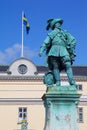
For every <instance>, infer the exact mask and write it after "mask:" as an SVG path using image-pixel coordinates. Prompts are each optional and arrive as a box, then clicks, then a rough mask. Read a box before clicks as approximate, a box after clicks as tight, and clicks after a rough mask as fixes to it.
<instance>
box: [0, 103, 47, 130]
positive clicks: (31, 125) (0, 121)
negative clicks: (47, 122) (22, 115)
mask: <svg viewBox="0 0 87 130" xmlns="http://www.w3.org/2000/svg"><path fill="white" fill-rule="evenodd" d="M19 107H27V113H28V115H27V116H28V119H27V121H28V129H30V130H43V128H44V119H45V114H44V113H45V112H44V106H43V105H16V104H15V105H0V130H20V129H21V125H20V124H18V108H19Z"/></svg>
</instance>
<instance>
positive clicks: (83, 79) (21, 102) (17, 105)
mask: <svg viewBox="0 0 87 130" xmlns="http://www.w3.org/2000/svg"><path fill="white" fill-rule="evenodd" d="M47 71H48V68H47V67H44V66H36V65H35V64H34V63H33V62H32V61H30V60H28V59H26V58H19V59H17V60H15V61H13V63H12V64H10V65H1V66H0V117H1V118H0V129H1V130H21V126H22V125H21V122H22V121H23V120H27V123H28V130H43V129H44V123H45V108H44V103H43V100H42V96H43V95H44V93H46V86H45V84H43V75H44V73H46V72H47ZM73 72H74V79H75V81H76V83H77V84H78V88H77V89H78V93H81V94H82V96H81V98H80V102H79V105H78V106H77V113H78V114H77V116H78V117H77V119H78V120H77V122H78V128H79V130H87V66H73ZM61 82H62V85H63V84H64V85H65V84H68V80H67V75H66V74H65V73H64V72H62V73H61Z"/></svg>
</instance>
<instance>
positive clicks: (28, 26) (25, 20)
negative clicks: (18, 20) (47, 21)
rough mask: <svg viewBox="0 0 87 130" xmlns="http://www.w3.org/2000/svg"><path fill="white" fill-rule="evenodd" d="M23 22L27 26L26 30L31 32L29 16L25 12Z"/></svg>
mask: <svg viewBox="0 0 87 130" xmlns="http://www.w3.org/2000/svg"><path fill="white" fill-rule="evenodd" d="M23 24H24V25H25V26H26V32H27V34H28V33H29V30H30V24H29V23H28V20H27V18H26V17H25V14H24V16H23Z"/></svg>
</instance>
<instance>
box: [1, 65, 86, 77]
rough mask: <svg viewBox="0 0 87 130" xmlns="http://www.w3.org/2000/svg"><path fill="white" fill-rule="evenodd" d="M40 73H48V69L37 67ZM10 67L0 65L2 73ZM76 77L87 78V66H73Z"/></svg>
mask: <svg viewBox="0 0 87 130" xmlns="http://www.w3.org/2000/svg"><path fill="white" fill-rule="evenodd" d="M36 67H37V71H38V73H46V72H47V71H48V67H46V66H36ZM8 68H9V65H0V73H4V72H7V70H8ZM72 69H73V74H74V76H87V66H72Z"/></svg>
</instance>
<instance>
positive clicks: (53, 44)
mask: <svg viewBox="0 0 87 130" xmlns="http://www.w3.org/2000/svg"><path fill="white" fill-rule="evenodd" d="M47 24H48V25H47V27H46V29H47V30H49V28H51V29H52V32H50V33H48V35H47V37H46V39H45V40H44V42H43V44H42V46H41V48H40V52H39V56H42V53H43V52H44V51H46V55H47V63H48V67H49V72H48V73H47V74H49V76H48V77H49V78H48V81H46V80H47V74H46V75H45V82H47V84H50V85H52V84H53V83H56V86H60V71H61V70H63V69H64V70H65V71H66V73H67V76H68V81H69V83H70V85H75V86H76V83H75V81H74V79H73V72H72V67H71V65H72V63H73V61H74V58H75V56H76V54H75V46H76V39H75V38H74V37H73V36H72V35H71V34H70V33H69V32H68V31H66V30H63V29H62V28H61V25H62V24H63V20H62V19H58V18H56V19H49V20H48V21H47ZM52 76H53V77H52ZM50 77H51V78H50ZM52 80H53V81H52Z"/></svg>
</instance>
